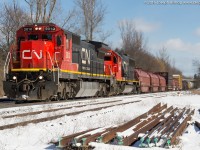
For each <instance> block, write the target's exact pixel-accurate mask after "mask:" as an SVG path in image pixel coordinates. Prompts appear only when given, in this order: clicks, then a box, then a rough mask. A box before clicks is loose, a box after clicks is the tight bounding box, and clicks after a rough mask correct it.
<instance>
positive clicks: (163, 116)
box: [54, 103, 194, 149]
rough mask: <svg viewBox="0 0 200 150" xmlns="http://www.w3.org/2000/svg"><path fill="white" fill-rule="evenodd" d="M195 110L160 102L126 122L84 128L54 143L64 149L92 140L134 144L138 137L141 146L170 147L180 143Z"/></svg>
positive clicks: (84, 146)
mask: <svg viewBox="0 0 200 150" xmlns="http://www.w3.org/2000/svg"><path fill="white" fill-rule="evenodd" d="M193 114H194V110H190V109H186V108H183V109H178V108H173V107H172V106H171V107H167V105H166V104H165V105H161V103H159V104H157V105H156V106H154V107H153V108H152V109H150V110H149V111H148V112H146V113H144V114H142V115H140V116H138V117H136V118H134V119H133V120H131V121H129V122H127V123H125V124H123V125H120V126H112V127H105V128H95V129H90V130H87V131H82V132H79V133H75V134H72V135H68V136H65V137H62V138H60V139H59V141H58V142H55V143H54V144H55V145H56V146H57V147H59V148H63V149H76V148H84V149H91V148H92V146H90V144H89V143H91V142H98V143H109V144H115V145H125V146H131V145H133V144H134V143H135V142H137V141H138V142H140V144H139V146H140V147H152V146H160V147H166V146H167V147H168V146H170V145H175V144H177V143H178V138H177V137H178V136H180V135H181V134H182V133H183V131H184V130H185V129H186V127H187V123H188V121H190V120H191V116H192V115H193Z"/></svg>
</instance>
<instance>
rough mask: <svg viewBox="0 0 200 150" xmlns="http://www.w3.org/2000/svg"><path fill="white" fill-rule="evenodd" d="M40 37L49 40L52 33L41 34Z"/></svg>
mask: <svg viewBox="0 0 200 150" xmlns="http://www.w3.org/2000/svg"><path fill="white" fill-rule="evenodd" d="M42 39H43V40H49V41H51V40H52V35H51V34H43V35H42Z"/></svg>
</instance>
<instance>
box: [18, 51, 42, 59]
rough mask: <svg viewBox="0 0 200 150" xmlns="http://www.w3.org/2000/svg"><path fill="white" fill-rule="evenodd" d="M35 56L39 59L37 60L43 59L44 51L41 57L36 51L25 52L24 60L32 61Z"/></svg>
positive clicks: (23, 53) (23, 54)
mask: <svg viewBox="0 0 200 150" xmlns="http://www.w3.org/2000/svg"><path fill="white" fill-rule="evenodd" d="M27 55H28V56H27ZM33 55H35V56H36V57H37V59H42V50H40V53H39V55H38V53H37V52H36V51H35V50H32V52H31V50H23V52H22V59H32V58H33Z"/></svg>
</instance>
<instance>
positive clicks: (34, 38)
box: [28, 34, 38, 40]
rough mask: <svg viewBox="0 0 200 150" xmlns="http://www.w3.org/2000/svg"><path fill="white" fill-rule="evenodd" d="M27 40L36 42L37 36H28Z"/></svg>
mask: <svg viewBox="0 0 200 150" xmlns="http://www.w3.org/2000/svg"><path fill="white" fill-rule="evenodd" d="M28 40H38V35H34V34H30V35H28Z"/></svg>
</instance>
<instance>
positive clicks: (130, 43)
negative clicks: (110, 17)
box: [118, 20, 145, 56]
mask: <svg viewBox="0 0 200 150" xmlns="http://www.w3.org/2000/svg"><path fill="white" fill-rule="evenodd" d="M118 26H119V30H120V33H121V39H122V48H123V49H124V50H125V51H126V53H128V54H130V55H132V56H136V53H137V52H138V51H144V47H145V44H144V38H143V34H142V33H141V32H139V31H138V30H137V29H136V27H135V23H134V22H133V21H131V20H122V21H120V22H119V23H118Z"/></svg>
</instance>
